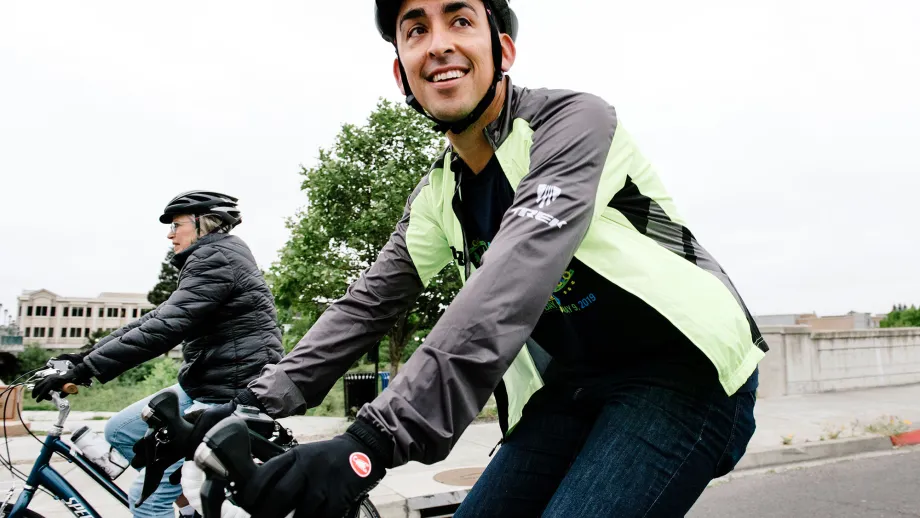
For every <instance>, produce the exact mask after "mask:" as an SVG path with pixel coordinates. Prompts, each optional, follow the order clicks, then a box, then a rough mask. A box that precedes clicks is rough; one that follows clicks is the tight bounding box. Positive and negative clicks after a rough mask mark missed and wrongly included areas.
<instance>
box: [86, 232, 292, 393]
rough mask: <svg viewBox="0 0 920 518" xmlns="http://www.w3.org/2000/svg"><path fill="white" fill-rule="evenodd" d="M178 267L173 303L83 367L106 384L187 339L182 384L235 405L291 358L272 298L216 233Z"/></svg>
mask: <svg viewBox="0 0 920 518" xmlns="http://www.w3.org/2000/svg"><path fill="white" fill-rule="evenodd" d="M173 264H174V265H176V267H177V268H179V269H180V271H179V287H178V289H176V291H175V292H173V294H172V295H170V296H169V299H168V300H167V301H166V302H164V303H162V304H160V305H159V306H158V307H157V308H156V309H154V310H153V311H151V312H149V313H147V314H146V315H144V316H143V317H141V318H140V319H138V320H136V321H134V322H132V323H130V324H128V325H127V326H125V327H123V328H121V329H119V330H117V331H115V332H114V333H112V334H110V335H109V336H107V337H105V338H104V339H102V340H100V342H99V343H98V344H96V346H95V348H94V349H93V351H92V352H90V353H89V354H88V355H87V356H86V357H85V358H84V359H83V363H84V365H86V366H87V367H88V368H89V369H90V370H91V371H92V373H93V375H94V376H95V377H96V378H97V379H98V380H99V381H101V382H102V383H105V382H107V381H110V380H112V379H113V378H115V377H116V376H118V375H119V374H121V373H122V372H124V371H126V370H128V369H130V368H131V367H134V366H136V365H140V364H141V363H144V362H146V361H147V360H150V359H152V358H155V357H157V356H159V355H161V354H164V353H166V352H168V351H169V350H170V349H172V348H173V347H175V346H176V345H178V344H179V343H180V342H182V341H183V340H184V341H185V344H184V346H183V348H182V356H183V359H184V362H183V364H182V367H181V368H180V370H179V385H181V386H182V389H183V390H185V392H186V393H187V394H188V395H189V396H190V397H191V398H192V399H195V400H197V401H202V402H209V403H217V402H225V401H229V400H231V399H233V397H234V396H236V394H237V392H239V391H240V390H242V389H245V388H246V385H247V384H248V383H249V382H250V381H252V380H253V379H255V378H256V377H258V376H259V373H260V372H261V370H262V367H264V366H265V365H266V364H269V363H277V362H278V361H279V360H280V359H281V356H282V355H283V354H284V349H283V348H282V347H281V331H280V329H279V328H278V324H277V322H276V313H275V305H274V299H273V298H272V294H271V291H269V289H268V286H267V285H266V284H265V279H264V278H263V277H262V272H261V271H260V270H259V268H258V266H256V262H255V259H254V258H253V257H252V253H251V252H250V251H249V247H247V246H246V243H244V242H243V240H241V239H240V238H238V237H236V236H233V235H228V234H208V235H206V236H204V237H202V238H201V239H199V240H198V241H197V242H195V243H194V244H192V246H190V247H188V248H187V249H186V250H184V251H182V252H181V253H179V254H177V255H176V256H175V258H174V259H173Z"/></svg>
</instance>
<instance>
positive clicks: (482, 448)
mask: <svg viewBox="0 0 920 518" xmlns="http://www.w3.org/2000/svg"><path fill="white" fill-rule="evenodd" d="M918 401H920V385H907V386H902V387H889V388H880V389H869V390H859V391H849V392H837V393H827V394H810V395H804V396H786V397H781V398H769V399H763V400H759V401H758V402H757V405H756V406H755V409H754V413H755V417H756V419H757V431H756V433H755V434H754V437H753V438H752V439H751V442H750V445H749V446H748V451H747V454H746V455H745V457H744V458H743V459H742V461H741V464H739V466H738V469H744V468H754V467H759V466H763V465H769V464H777V463H788V462H796V461H803V460H813V459H814V458H824V457H830V456H839V455H848V454H854V453H860V452H863V451H877V450H881V449H890V448H891V443H890V441H889V440H888V439H887V438H886V437H884V436H880V435H878V434H873V433H871V432H869V431H867V430H866V427H867V426H869V425H872V424H877V425H882V424H887V423H888V422H889V418H890V416H897V417H898V418H899V419H902V420H908V421H911V422H916V423H918V424H920V404H918ZM24 414H25V415H26V418H27V419H30V420H31V421H32V429H33V430H40V429H47V428H48V427H50V425H51V422H52V421H51V420H52V419H53V418H54V416H55V415H56V414H55V413H53V412H25V413H24ZM94 417H95V418H96V419H93V418H94ZM100 417H105V414H102V413H92V412H74V413H72V414H71V419H70V420H68V423H67V427H68V428H69V429H71V430H72V429H75V428H77V427H79V426H80V425H81V424H87V425H89V426H91V427H92V428H93V429H95V430H100V431H101V430H102V428H103V427H104V426H105V421H104V420H100V419H98V418H100ZM282 422H283V423H284V424H285V426H287V427H288V428H290V429H291V430H292V431H293V432H294V434H295V435H296V436H298V438H299V440H300V441H301V442H307V441H310V440H318V439H321V438H325V437H331V436H333V435H336V434H338V433H341V432H342V431H344V429H345V428H346V427H347V426H348V423H347V421H346V420H345V419H344V418H334V417H291V418H286V419H284V420H282ZM841 428H842V431H841ZM911 428H913V426H911ZM833 433H839V435H838V436H837V438H836V439H833V438H832V437H831V435H832V434H833ZM500 436H501V433H500V431H499V429H498V424H497V423H487V424H474V425H472V426H470V427H469V428H468V429H467V431H466V432H465V433H464V434H463V436H462V437H461V438H460V440H459V441H458V443H457V445H456V446H455V447H454V449H453V451H452V452H451V454H450V456H448V458H447V459H445V460H444V461H441V462H439V463H437V464H433V465H431V466H427V465H424V464H420V463H417V462H411V463H409V464H407V465H405V466H401V467H399V468H395V469H393V470H390V471H389V473H388V474H387V476H386V478H384V479H383V480H382V481H381V483H380V485H378V486H377V487H376V488H375V489H374V490H373V491H371V499H372V500H373V502H374V504H375V505H376V506H377V507H378V509H379V510H380V512H381V515H382V516H383V518H414V517H418V516H419V515H420V513H419V511H420V510H423V509H431V508H434V507H441V506H450V505H454V504H457V503H459V502H460V501H462V499H463V497H464V496H465V495H466V493H467V491H468V490H469V487H470V486H471V485H472V483H473V482H474V481H475V479H476V477H477V476H478V473H477V472H478V471H479V470H481V469H482V468H484V467H485V466H486V465H487V464H488V462H489V452H490V451H491V450H492V448H493V447H494V446H495V444H496V443H497V442H498V440H499V438H500ZM787 436H791V439H787V440H789V441H791V443H790V444H789V445H784V444H783V441H784V439H783V437H787ZM822 437H823V438H824V440H822ZM854 437H855V438H854ZM9 445H10V452H11V454H12V457H13V462H14V464H19V465H22V464H27V465H28V464H31V462H32V461H33V460H34V459H35V456H36V455H37V453H38V450H39V448H40V445H39V444H38V443H37V442H35V441H34V440H33V439H32V438H31V437H28V436H27V437H19V438H15V439H10V441H9ZM0 454H2V455H3V456H4V457H5V456H6V451H5V448H3V449H2V450H0ZM460 468H468V469H466V470H464V472H462V473H458V474H457V475H458V477H457V478H459V479H460V480H457V481H456V482H455V483H457V484H462V485H449V484H445V483H442V482H438V481H436V480H435V476H437V475H441V476H439V478H442V476H445V474H444V472H446V471H449V470H454V469H460ZM21 469H24V467H21ZM129 471H130V470H129ZM123 477H124V479H125V480H127V478H128V474H127V473H126V474H125V475H124V476H123ZM130 478H133V473H132V474H131V476H130ZM125 480H123V479H119V484H120V485H122V486H123V487H124V486H125V484H124V481H125Z"/></svg>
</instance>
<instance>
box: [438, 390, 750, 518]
mask: <svg viewBox="0 0 920 518" xmlns="http://www.w3.org/2000/svg"><path fill="white" fill-rule="evenodd" d="M754 428H755V425H754V393H753V392H743V393H736V394H735V395H734V396H731V397H729V396H726V395H725V393H724V392H723V391H722V389H721V387H718V386H716V387H712V386H710V387H682V386H679V385H678V384H677V383H669V382H668V381H667V380H651V379H644V380H630V381H626V382H618V383H616V384H609V383H608V384H606V385H605V384H603V383H597V384H595V386H594V387H591V386H574V385H570V386H552V387H551V386H549V385H547V387H544V388H543V389H541V390H540V391H538V392H537V393H536V394H534V396H533V398H532V399H531V401H529V402H528V403H527V405H526V407H525V408H524V413H523V417H522V419H521V421H520V423H519V424H518V426H517V427H516V428H515V429H514V430H513V432H512V433H511V434H510V435H509V436H508V438H507V440H506V441H505V443H504V444H503V445H502V447H501V448H500V449H499V450H498V453H497V454H496V456H495V458H494V459H493V460H492V461H491V462H490V463H489V465H488V467H487V468H486V470H485V472H484V473H483V474H482V477H480V479H479V480H478V481H477V482H476V484H475V485H474V486H473V488H472V489H471V490H470V493H469V494H468V495H467V496H466V498H465V499H464V501H463V504H462V505H461V506H460V509H458V510H457V512H456V514H455V515H454V516H455V518H471V517H476V518H482V517H492V516H494V517H516V516H520V517H533V516H541V515H542V516H551V517H565V518H574V517H592V518H594V517H607V516H609V517H617V518H652V517H667V518H673V517H677V516H684V514H685V513H686V512H687V511H688V510H689V509H690V507H692V506H693V504H694V502H696V500H697V498H699V496H700V494H702V492H703V490H704V489H705V488H706V485H707V484H708V483H709V482H710V481H711V480H712V479H713V478H717V477H720V476H722V475H724V474H726V473H728V472H729V471H731V470H732V469H733V468H734V466H735V464H737V462H738V461H739V460H740V459H741V456H742V455H744V452H745V449H746V447H747V444H748V441H749V440H750V438H751V436H752V435H753V434H754Z"/></svg>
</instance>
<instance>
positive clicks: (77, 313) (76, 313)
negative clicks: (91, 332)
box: [73, 308, 89, 317]
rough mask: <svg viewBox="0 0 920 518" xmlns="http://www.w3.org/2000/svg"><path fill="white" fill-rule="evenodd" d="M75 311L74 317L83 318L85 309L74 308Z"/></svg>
mask: <svg viewBox="0 0 920 518" xmlns="http://www.w3.org/2000/svg"><path fill="white" fill-rule="evenodd" d="M73 311H74V315H73V316H75V317H82V316H83V308H73ZM87 316H89V315H87Z"/></svg>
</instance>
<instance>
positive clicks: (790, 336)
mask: <svg viewBox="0 0 920 518" xmlns="http://www.w3.org/2000/svg"><path fill="white" fill-rule="evenodd" d="M761 332H762V333H763V335H764V339H765V340H766V341H767V345H769V346H770V351H769V352H768V353H767V355H766V357H765V358H764V359H763V360H762V361H761V363H760V389H759V391H758V394H759V396H760V397H774V396H784V395H791V394H810V393H816V392H833V391H839V390H850V389H859V388H869V387H886V386H892V385H905V384H910V383H920V328H896V329H865V330H855V331H826V332H812V331H811V329H810V328H809V327H808V326H783V327H779V326H776V327H770V326H764V327H762V328H761Z"/></svg>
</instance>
